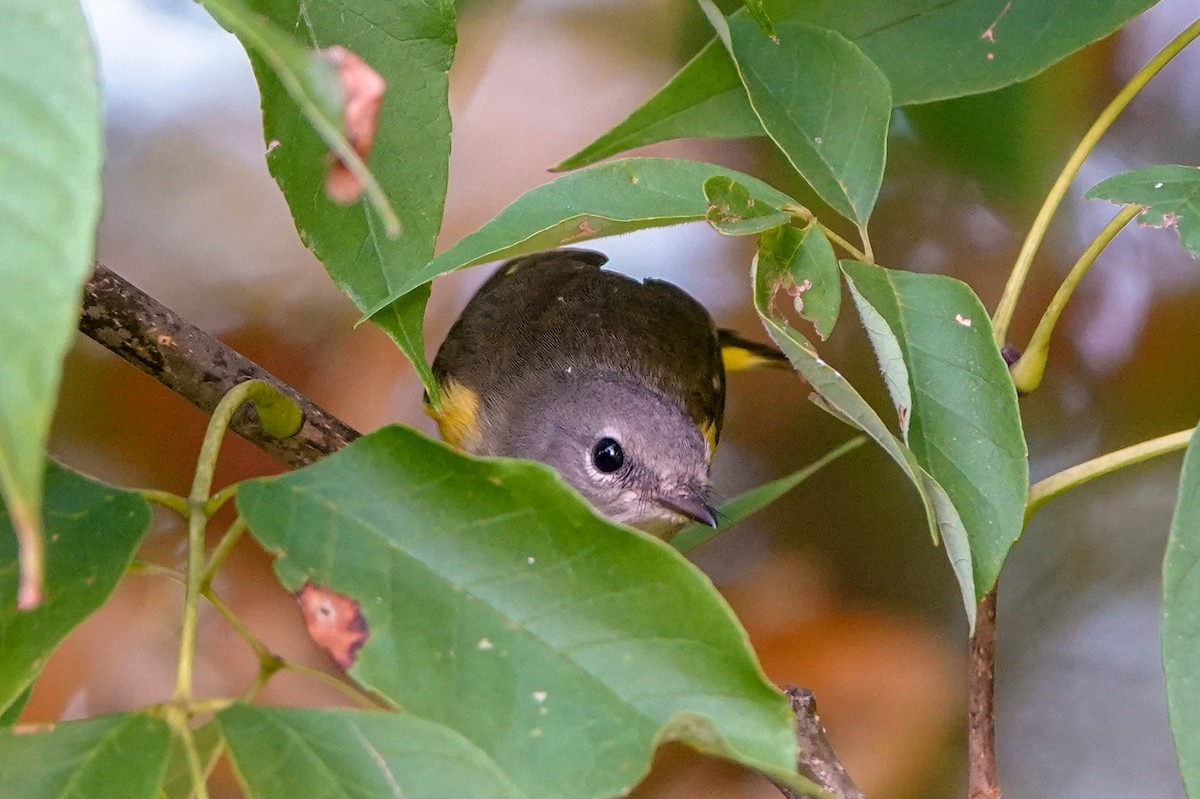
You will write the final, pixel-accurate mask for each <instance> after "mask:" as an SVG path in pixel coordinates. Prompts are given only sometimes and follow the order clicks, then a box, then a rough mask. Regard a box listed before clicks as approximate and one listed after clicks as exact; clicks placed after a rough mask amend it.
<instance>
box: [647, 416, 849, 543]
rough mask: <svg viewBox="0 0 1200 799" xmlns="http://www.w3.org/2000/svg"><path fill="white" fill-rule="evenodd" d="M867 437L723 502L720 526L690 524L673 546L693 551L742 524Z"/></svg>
mask: <svg viewBox="0 0 1200 799" xmlns="http://www.w3.org/2000/svg"><path fill="white" fill-rule="evenodd" d="M865 441H866V439H865V438H863V437H862V436H857V437H856V438H852V439H850V440H849V441H847V442H846V443H845V444H842V445H841V446H839V447H837V448H835V449H833V450H831V451H829V452H827V453H826V454H825V455H823V456H822V457H820V458H819V459H817V460H816V461H814V462H813V463H810V464H809V465H808V466H805V467H804V468H803V469H800V470H799V471H797V472H794V473H793V474H789V475H786V476H785V477H780V478H779V479H777V480H772V481H771V482H769V483H764V484H763V485H760V486H757V487H756V488H752V489H750V490H749V491H747V492H745V493H744V494H742V495H740V496H737V497H734V498H733V499H731V500H729V501H728V502H726V503H724V504H723V505H721V507H720V508H719V509H718V510H717V519H718V521H719V522H720V524H718V525H717V527H716V529H714V528H712V527H709V526H708V525H707V524H691V525H688V526H687V527H685V528H684V529H682V530H680V531H679V533H678V534H677V535H676V536H675V537H674V538H672V539H671V542H670V543H671V546H673V547H675V548H676V549H678V550H679V551H680V552H690V551H691V550H693V549H695V548H696V547H698V546H700V545H701V544H703V543H705V542H706V541H708V540H709V539H712V538H715V537H716V536H718V535H720V534H721V533H724V532H726V531H727V530H729V528H731V527H733V526H735V525H737V524H740V523H741V522H742V521H744V520H745V519H747V518H748V517H750V516H752V515H754V514H755V513H758V512H759V511H760V510H762V509H763V508H765V507H766V506H768V505H770V504H771V503H772V502H774V501H775V500H777V499H779V498H780V497H782V496H783V495H784V494H786V493H788V492H789V491H791V490H792V489H793V488H795V487H796V486H798V485H800V484H801V483H803V482H804V481H805V480H807V479H808V478H810V477H812V476H813V475H814V474H816V473H817V472H819V471H821V470H822V469H824V468H825V467H826V466H828V465H829V464H831V463H833V462H834V461H835V460H837V459H838V458H840V457H842V456H843V455H845V454H846V453H848V452H850V451H852V450H856V449H858V448H859V447H861V446H862V445H863V443H864V442H865Z"/></svg>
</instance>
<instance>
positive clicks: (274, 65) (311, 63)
mask: <svg viewBox="0 0 1200 799" xmlns="http://www.w3.org/2000/svg"><path fill="white" fill-rule="evenodd" d="M202 2H203V3H204V7H205V8H207V9H208V11H209V13H211V14H212V15H213V17H214V18H216V20H217V22H219V23H221V25H223V26H224V27H226V28H227V29H229V30H230V31H231V32H232V33H233V34H234V35H235V36H237V37H238V39H239V40H240V41H241V42H242V44H243V45H244V46H245V47H246V49H247V50H248V51H251V52H253V53H254V54H255V55H256V56H257V57H258V58H260V59H262V62H263V63H264V64H266V65H267V66H268V67H270V69H271V70H272V71H273V72H274V73H275V77H277V78H278V79H279V83H280V85H282V86H283V87H284V90H285V91H286V92H287V93H288V96H290V97H291V98H292V102H294V103H295V104H296V107H297V108H298V109H299V110H300V113H301V114H303V115H304V118H305V119H307V120H308V123H309V124H310V125H312V127H313V130H314V131H316V133H317V135H318V136H320V137H321V140H322V141H324V142H325V144H326V146H328V147H329V149H330V150H332V151H333V152H334V153H336V154H337V157H338V158H339V159H340V160H341V161H342V163H344V164H345V165H346V167H347V168H348V169H349V171H350V172H351V173H352V174H353V175H354V176H355V177H356V178H358V180H359V182H360V183H361V184H362V186H363V190H364V193H365V195H366V197H367V200H368V201H369V202H370V204H371V207H372V208H373V209H374V211H375V213H376V214H378V215H379V218H380V220H381V221H382V222H383V225H384V230H385V231H386V233H387V235H388V236H397V235H399V234H400V220H399V219H398V218H397V217H396V212H395V211H393V210H392V206H391V205H390V204H389V203H388V198H387V196H386V195H385V194H384V193H383V189H382V188H381V187H380V185H379V182H378V181H377V180H376V179H375V176H374V175H372V174H371V171H370V170H369V169H368V168H367V165H366V164H364V163H363V162H362V159H361V158H360V157H359V155H358V153H357V152H356V151H355V149H354V146H353V145H351V144H350V142H349V141H347V139H346V132H345V128H344V125H343V114H342V106H343V103H344V102H345V97H344V95H343V93H342V86H341V83H340V79H339V77H338V71H337V67H336V66H334V63H333V62H332V61H331V60H329V59H328V58H326V57H323V56H322V55H321V54H320V53H319V52H317V51H316V50H313V49H310V48H308V47H305V46H303V45H301V44H300V43H299V42H297V41H296V40H295V39H293V38H292V37H290V36H288V35H287V34H286V33H284V32H283V31H281V30H280V29H279V28H277V27H275V25H274V24H272V23H271V21H270V20H268V19H267V18H266V17H264V16H262V15H260V14H256V13H254V12H253V11H251V10H250V8H249V7H248V6H247V5H246V4H245V3H243V2H242V0H202ZM326 166H328V164H326Z"/></svg>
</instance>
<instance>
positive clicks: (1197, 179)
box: [1084, 164, 1200, 258]
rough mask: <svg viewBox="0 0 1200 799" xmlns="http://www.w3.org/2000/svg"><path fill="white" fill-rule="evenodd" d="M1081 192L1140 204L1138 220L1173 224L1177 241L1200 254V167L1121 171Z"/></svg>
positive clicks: (1091, 197) (1154, 224) (1093, 197)
mask: <svg viewBox="0 0 1200 799" xmlns="http://www.w3.org/2000/svg"><path fill="white" fill-rule="evenodd" d="M1084 196H1085V197H1087V198H1088V199H1089V200H1108V201H1109V202H1113V203H1117V204H1118V205H1140V206H1141V207H1142V209H1143V210H1142V213H1141V214H1140V215H1139V216H1138V220H1139V222H1138V224H1141V225H1148V226H1150V227H1157V228H1175V232H1176V233H1178V234H1179V243H1180V244H1182V245H1183V247H1184V248H1185V249H1187V250H1188V251H1189V252H1191V254H1192V255H1193V256H1194V257H1196V258H1200V168H1197V167H1194V166H1180V165H1178V164H1162V165H1159V166H1148V167H1145V168H1143V169H1135V170H1133V171H1132V172H1122V173H1121V174H1120V175H1114V176H1113V177H1111V178H1108V179H1107V180H1103V181H1101V182H1100V183H1097V184H1096V185H1095V186H1093V187H1092V188H1091V189H1089V190H1088V192H1087V194H1085V195H1084Z"/></svg>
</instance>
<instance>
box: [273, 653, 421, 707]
mask: <svg viewBox="0 0 1200 799" xmlns="http://www.w3.org/2000/svg"><path fill="white" fill-rule="evenodd" d="M280 668H282V669H283V670H284V671H294V672H296V673H297V674H303V675H305V676H307V677H311V678H312V679H314V680H320V681H321V682H323V683H325V684H326V685H328V686H330V687H331V688H335V689H337V690H338V691H341V692H342V693H343V694H345V695H346V696H347V697H349V698H350V699H353V700H354V701H355V702H357V703H359V704H360V705H362V706H363V707H366V708H369V709H371V710H378V709H379V708H380V707H387V708H388V709H391V710H398V709H399V706H397V705H394V704H393V703H390V702H389V703H387V704H386V705H383V704H381V703H380V702H377V701H375V700H374V699H372V698H371V697H370V696H369V695H368V694H366V693H364V692H362V691H360V690H358V689H357V688H355V687H354V686H353V685H350V684H349V683H347V682H345V681H344V680H340V679H338V678H337V677H335V676H334V675H332V674H329V673H327V672H324V671H321V670H320V669H314V668H312V667H311V666H302V665H300V664H299V663H288V662H285V663H283V665H282V666H281V667H280Z"/></svg>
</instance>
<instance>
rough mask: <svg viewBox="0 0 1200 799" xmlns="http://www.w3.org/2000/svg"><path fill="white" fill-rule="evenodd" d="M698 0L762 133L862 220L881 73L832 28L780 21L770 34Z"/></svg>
mask: <svg viewBox="0 0 1200 799" xmlns="http://www.w3.org/2000/svg"><path fill="white" fill-rule="evenodd" d="M702 5H703V6H704V8H705V13H707V14H708V17H709V21H710V22H712V24H713V26H714V27H715V28H716V29H717V37H718V38H719V39H721V41H722V42H724V43H725V46H726V48H728V50H729V52H730V54H732V56H733V62H734V65H735V66H736V67H737V70H738V74H739V75H740V76H741V79H742V83H743V85H745V87H746V93H747V95H748V96H749V97H750V105H751V107H753V109H754V113H755V114H757V115H758V118H759V120H760V121H761V122H762V126H763V129H764V130H765V131H766V132H767V135H768V136H770V137H771V140H772V141H774V142H775V143H776V144H777V145H778V146H779V149H780V150H782V151H783V154H784V155H785V156H786V157H787V159H788V161H789V162H790V163H791V164H792V166H793V167H794V168H795V169H796V171H797V172H799V173H800V174H801V175H802V176H803V177H804V179H805V180H806V181H808V183H809V185H811V186H812V187H813V190H815V191H816V192H817V194H818V195H820V197H821V199H822V200H824V201H825V202H827V203H828V204H829V206H830V207H831V208H833V209H834V210H835V211H837V212H838V213H840V214H842V215H843V216H845V217H846V218H847V219H849V220H851V221H852V222H854V223H855V224H856V225H858V226H859V227H860V228H861V227H864V226H865V225H866V224H867V219H868V218H869V217H870V215H871V210H872V209H873V208H874V207H875V198H876V197H878V196H879V186H880V184H881V183H882V182H883V163H884V158H885V153H886V150H887V131H888V123H889V121H890V120H891V115H892V94H891V89H890V88H889V87H888V82H887V78H885V77H884V76H883V73H882V72H880V71H879V68H878V67H876V66H875V65H874V64H873V63H872V62H871V60H870V59H869V58H867V57H866V56H865V55H863V54H862V52H861V51H860V50H859V49H858V48H857V47H855V46H854V44H853V43H851V42H850V41H848V40H847V39H846V37H844V36H842V35H841V34H840V33H837V32H836V31H832V30H828V29H826V28H818V27H815V26H813V25H808V24H805V23H802V22H795V21H791V20H787V21H783V22H780V23H778V24H777V25H776V26H775V29H776V31H777V32H778V41H775V40H772V39H769V38H767V37H766V36H764V35H763V33H762V31H761V30H759V27H758V25H756V24H755V23H754V22H753V21H752V20H749V19H747V18H746V17H745V16H742V15H737V14H735V15H734V16H732V17H728V18H726V17H724V16H722V15H721V13H720V12H719V11H717V9H716V8H715V6H712V4H711V3H708V2H704V3H702Z"/></svg>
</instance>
